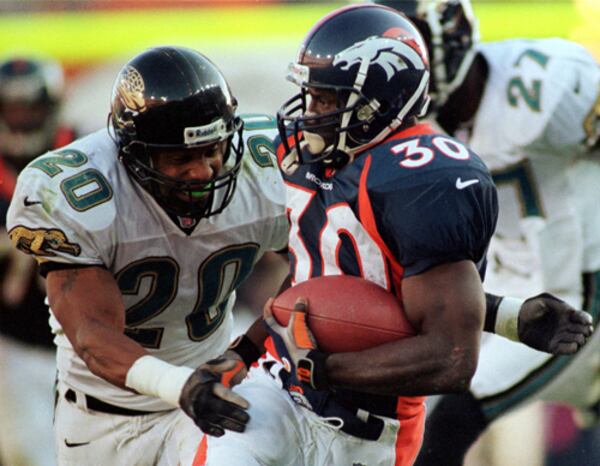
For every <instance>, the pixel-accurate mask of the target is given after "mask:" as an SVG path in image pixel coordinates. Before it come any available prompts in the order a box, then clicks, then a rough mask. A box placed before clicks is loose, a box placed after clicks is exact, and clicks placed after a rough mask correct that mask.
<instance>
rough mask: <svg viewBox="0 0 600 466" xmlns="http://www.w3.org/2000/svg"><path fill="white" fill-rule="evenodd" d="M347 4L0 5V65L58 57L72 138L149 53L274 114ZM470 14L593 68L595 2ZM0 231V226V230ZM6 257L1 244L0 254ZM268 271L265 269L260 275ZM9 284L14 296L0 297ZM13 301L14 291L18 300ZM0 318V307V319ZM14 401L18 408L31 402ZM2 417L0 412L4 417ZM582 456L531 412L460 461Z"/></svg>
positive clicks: (479, 3)
mask: <svg viewBox="0 0 600 466" xmlns="http://www.w3.org/2000/svg"><path fill="white" fill-rule="evenodd" d="M346 3H348V2H309V1H300V0H296V1H277V0H261V1H258V0H247V1H243V0H221V1H209V0H169V1H165V0H137V1H136V0H0V60H1V59H5V58H7V57H10V56H26V57H28V56H33V57H42V58H44V57H47V58H52V59H54V60H56V61H58V63H60V65H62V67H63V69H64V76H65V80H64V94H63V96H64V98H63V99H62V106H60V108H59V112H60V117H59V118H60V122H61V125H64V126H66V127H69V128H73V129H74V130H75V132H76V133H77V134H79V135H82V134H85V133H87V132H91V131H94V130H96V129H98V128H100V127H102V126H104V125H106V120H107V114H108V110H109V100H110V93H111V88H112V82H113V79H114V77H115V76H116V73H117V72H118V70H119V68H120V67H121V65H122V64H123V63H124V62H125V61H127V60H128V59H129V58H130V57H132V56H133V55H135V54H137V53H138V52H140V51H141V50H143V49H145V48H147V47H151V46H155V45H167V44H168V45H185V46H188V47H192V48H195V49H197V50H199V51H201V52H202V53H204V54H206V55H207V56H208V57H210V58H211V59H212V60H213V61H214V62H215V63H216V64H217V65H218V66H219V67H220V68H221V69H222V71H223V72H224V74H225V75H226V76H227V78H228V79H229V82H230V84H231V87H232V90H233V92H234V94H235V95H236V96H237V98H238V100H239V104H240V111H241V113H274V112H275V111H276V110H277V108H278V107H279V105H280V104H281V103H282V102H283V101H284V100H285V99H286V98H287V97H289V96H291V95H292V93H293V92H294V91H295V90H294V88H293V87H292V85H291V84H289V83H287V82H286V81H285V71H286V67H287V64H288V63H289V62H290V61H291V60H292V59H293V58H294V55H295V51H296V48H297V46H298V45H299V43H300V41H301V39H302V37H303V35H304V34H305V33H306V32H307V31H308V30H309V28H310V27H311V26H312V25H313V24H314V22H315V21H316V20H317V19H319V18H320V17H321V16H323V15H324V14H325V13H327V12H329V11H331V10H332V9H334V8H336V7H339V6H342V5H344V4H346ZM473 6H474V9H475V14H476V16H477V17H478V19H479V25H480V30H481V39H482V40H483V41H495V40H501V39H506V38H511V37H528V38H538V37H562V38H567V39H571V40H574V41H576V42H579V43H581V44H582V45H584V46H585V47H587V48H588V49H589V50H590V51H591V52H592V53H593V54H594V55H595V56H596V58H597V59H599V60H600V28H599V27H598V25H599V24H600V0H537V1H536V0H528V1H521V0H473ZM0 91H1V90H0ZM0 162H1V159H0ZM2 176H4V175H3V172H2V167H1V164H0V190H1V188H2V184H3V183H4V184H5V185H6V184H7V183H8V181H7V179H2ZM0 211H1V209H0ZM2 223H4V219H2V222H0V225H1V224H2ZM3 236H6V235H3ZM3 240H4V238H3ZM6 250H7V247H6V245H5V246H3V245H2V240H0V258H1V257H2V254H3V251H4V252H5V251H6ZM13 266H14V264H13ZM13 268H14V267H13ZM16 269H17V270H20V271H21V272H20V273H21V275H18V274H17V275H14V274H13V275H10V276H9V273H11V274H12V273H16V272H14V270H13V272H9V271H8V270H7V269H3V268H1V267H0V284H2V282H3V280H2V276H1V274H2V273H4V274H5V278H6V276H9V278H10V277H19V276H20V277H26V279H27V280H29V281H31V277H30V276H29V275H28V274H26V273H25V272H23V270H24V268H23V266H22V265H21V266H19V265H17V266H16ZM273 270H274V271H275V272H270V271H273ZM259 272H260V274H259V275H256V276H255V277H254V278H253V279H251V281H250V282H249V283H247V284H246V286H245V289H244V290H243V291H242V293H241V295H240V305H239V306H238V309H237V312H238V317H239V318H240V328H243V327H244V326H245V325H246V324H247V323H248V322H249V321H250V320H251V319H252V315H253V313H252V311H250V310H249V309H260V307H261V306H262V303H263V302H264V299H265V298H266V296H269V295H271V294H273V293H274V290H275V289H276V287H277V286H278V280H279V277H280V276H281V274H282V268H281V264H280V263H269V262H266V263H264V264H261V266H260V267H259ZM29 281H28V283H29ZM23 283H25V282H23ZM3 286H4V289H3V290H2V291H3V296H4V297H6V296H9V297H11V299H13V300H14V299H16V298H19V291H20V290H21V291H23V292H24V290H26V288H25V285H23V288H22V289H20V288H19V282H18V280H17V279H13V280H12V281H11V283H9V284H8V285H7V284H6V281H4V284H3ZM9 286H12V287H13V288H12V289H9ZM15 286H16V287H17V288H16V292H15ZM27 286H29V285H27ZM36 286H37V285H36ZM42 286H43V284H42ZM11 293H12V294H11ZM15 297H16V298H15ZM22 298H23V293H21V296H20V298H19V299H22ZM2 310H3V308H2V307H0V312H2ZM45 318H46V315H45V314H44V319H45ZM0 322H2V319H0ZM1 331H2V328H1V327H0V332H1ZM34 344H36V345H37V343H35V342H34ZM42 346H43V345H42ZM10 351H11V350H10V348H9V347H7V346H3V345H2V344H1V343H0V434H1V435H0V459H1V458H3V457H4V458H8V457H9V456H8V455H6V454H5V455H4V456H3V454H2V451H4V452H6V451H7V450H9V449H10V448H11V445H10V442H11V440H10V435H11V432H12V433H15V432H18V431H19V429H21V430H30V429H32V427H31V426H32V419H27V422H23V423H20V422H19V419H18V415H15V416H17V417H13V414H12V413H13V412H14V410H13V409H12V408H14V406H10V407H7V406H6V404H5V405H4V406H3V403H13V402H12V401H3V400H10V399H11V398H10V396H8V397H5V395H7V394H6V393H4V394H3V380H6V378H7V377H11V369H10V364H11V362H10ZM32 357H34V358H35V357H37V356H36V355H33V356H32ZM41 361H45V362H44V365H45V366H46V368H47V366H48V365H51V362H50V363H48V362H47V361H48V359H46V360H41ZM50 361H51V360H50ZM50 369H52V368H51V367H50ZM40 373H41V372H40ZM25 383H26V384H27V383H33V381H25ZM8 395H10V394H8ZM19 403H23V404H28V403H30V400H21V401H19ZM9 408H10V409H9ZM9 411H10V413H11V414H10V415H8V414H7V413H8V412H9ZM23 416H24V417H30V416H31V415H29V414H27V415H25V414H24V415H23ZM44 416H45V417H44ZM50 417H51V413H41V415H40V419H43V420H40V421H39V423H38V424H40V425H38V426H36V427H39V428H40V432H42V433H40V434H39V435H40V436H41V435H44V434H43V432H47V433H48V435H51V425H50V423H49V422H48V421H47V419H50ZM34 423H35V422H34ZM596 430H597V429H596ZM2 432H4V433H2ZM6 432H8V434H6ZM29 434H30V438H31V442H32V445H35V444H36V435H38V434H32V432H31V431H29ZM2 442H3V443H2ZM33 448H36V447H35V446H34V447H33ZM592 449H596V450H599V449H600V438H598V434H597V432H596V431H589V432H588V431H585V432H583V431H580V430H578V429H577V427H576V426H575V424H574V422H573V420H572V415H571V412H570V410H568V409H566V408H562V407H542V406H539V405H536V406H532V407H528V408H527V409H525V410H523V411H521V412H518V413H516V414H515V415H513V416H509V417H508V418H505V419H503V420H502V421H500V422H498V423H496V424H495V426H494V428H493V429H491V431H490V432H489V433H488V434H487V435H486V436H485V439H483V440H482V441H480V442H479V444H478V445H477V447H476V448H475V449H474V450H473V451H472V452H471V454H470V456H469V460H468V464H469V466H509V465H511V466H512V465H519V466H569V465H577V466H593V465H597V464H600V461H599V462H595V461H596V460H595V459H594V458H597V457H598V456H597V455H598V452H597V451H596V452H594V451H592ZM10 458H15V456H11V457H10ZM51 458H52V455H51V452H48V451H45V452H41V454H40V455H38V458H37V459H35V460H33V459H27V458H23V459H21V460H18V462H17V463H15V462H16V461H17V460H14V459H11V460H6V459H5V460H4V463H2V466H21V465H25V466H35V465H37V464H48V465H52V464H53V462H52V459H51ZM0 463H1V460H0ZM440 466H443V465H440Z"/></svg>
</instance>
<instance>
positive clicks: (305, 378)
mask: <svg viewBox="0 0 600 466" xmlns="http://www.w3.org/2000/svg"><path fill="white" fill-rule="evenodd" d="M272 303H273V299H272V298H270V299H269V300H268V301H267V303H266V304H265V307H264V313H263V318H264V321H265V323H266V324H267V327H268V330H269V334H270V335H271V337H272V338H273V342H274V343H275V347H276V348H277V351H278V352H279V355H280V357H281V358H282V359H283V358H287V359H288V363H289V364H290V366H291V367H290V368H289V371H290V372H293V373H295V375H296V377H297V378H298V380H299V381H300V382H301V383H304V384H307V385H308V386H309V387H311V388H314V389H317V390H322V389H326V388H327V376H326V372H325V362H326V360H327V357H328V356H329V355H328V354H327V353H324V352H322V351H319V350H318V347H317V342H316V340H315V337H314V336H313V334H312V332H311V331H310V329H309V328H308V322H307V321H306V318H307V301H306V299H304V298H298V299H297V300H296V303H295V304H294V311H293V312H292V314H291V316H290V320H289V322H288V325H287V327H283V326H281V325H279V324H278V323H277V321H276V320H275V317H273V313H272V311H271V304H272ZM284 365H285V363H284ZM286 369H287V365H286Z"/></svg>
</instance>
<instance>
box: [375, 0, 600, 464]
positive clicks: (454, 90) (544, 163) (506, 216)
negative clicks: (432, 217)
mask: <svg viewBox="0 0 600 466" xmlns="http://www.w3.org/2000/svg"><path fill="white" fill-rule="evenodd" d="M376 3H382V4H387V5H389V6H391V7H394V8H396V9H398V10H400V11H402V12H404V13H405V14H406V15H407V16H408V17H409V18H410V19H412V20H413V21H414V22H415V24H416V25H417V27H418V28H419V30H420V31H421V33H422V34H423V36H424V37H425V40H426V42H427V45H428V49H429V52H430V57H431V61H432V86H431V88H432V93H431V95H432V100H433V102H432V110H433V112H432V114H433V118H434V119H435V121H436V122H437V123H438V124H439V125H440V126H441V127H442V128H443V129H444V130H445V131H446V132H447V133H448V134H451V135H454V136H456V137H457V138H459V139H461V140H463V141H465V142H466V143H468V144H469V146H470V147H471V148H472V149H473V150H475V151H476V152H477V153H478V154H479V155H480V156H481V158H482V159H483V160H484V161H485V163H486V164H487V165H488V166H489V167H490V169H491V171H492V176H493V178H494V181H495V183H496V185H497V187H498V193H499V206H500V212H499V220H498V227H497V230H496V233H495V235H494V237H493V240H492V242H491V247H490V252H489V255H488V259H489V260H490V267H489V268H488V274H487V276H486V281H485V289H486V290H487V291H491V292H494V293H498V294H509V295H511V296H517V297H524V296H527V295H531V294H535V293H539V292H541V291H542V290H547V291H548V292H551V293H553V294H555V295H556V296H558V297H559V298H562V299H564V300H565V301H566V302H568V303H570V304H571V305H572V306H575V307H576V308H583V309H586V310H587V311H589V313H590V314H591V315H592V317H593V320H594V323H595V324H596V323H597V320H598V306H599V305H600V301H599V300H598V298H599V295H598V293H599V290H600V288H599V287H598V284H599V283H600V273H599V270H600V211H599V208H598V201H597V192H598V188H597V186H598V182H599V180H600V165H598V163H596V162H593V161H590V160H585V159H586V158H588V156H592V157H593V156H594V151H596V150H597V142H598V138H599V136H600V130H599V128H600V125H599V120H598V118H599V112H600V106H599V103H600V94H599V89H600V69H599V67H598V64H597V63H596V61H595V60H594V59H593V57H592V56H591V55H590V54H589V53H588V52H587V51H586V50H585V49H584V48H583V47H581V46H580V45H578V44H575V43H573V42H569V41H566V40H561V39H538V40H524V39H512V40H505V41H501V42H493V43H482V44H479V43H478V41H477V39H478V31H477V24H476V21H475V18H474V16H473V13H472V9H471V5H470V2H469V1H468V0H461V1H459V0H450V1H441V0H435V1H432V0H424V1H415V0H412V1H408V0H405V1H402V0H400V1H393V0H392V1H381V2H376ZM596 158H597V154H596ZM599 345H600V336H599V335H598V332H595V334H594V335H593V337H592V338H591V339H590V341H589V342H588V343H587V345H586V346H585V348H584V349H583V350H582V351H580V352H579V353H578V354H577V355H576V356H573V357H570V358H564V357H557V356H550V355H548V354H545V353H541V352H537V351H534V350H532V349H530V348H526V347H524V346H523V345H517V344H514V343H512V342H510V341H507V340H506V339H502V338H498V337H496V336H493V335H487V336H486V337H485V338H484V340H483V342H482V348H481V355H480V359H479V363H478V369H477V372H476V374H475V377H474V378H473V381H472V384H471V390H470V391H469V392H466V393H462V394H453V395H446V396H444V397H443V398H442V399H441V401H440V402H439V403H438V404H437V405H436V406H435V407H434V409H433V412H432V413H431V414H430V416H429V417H428V421H427V427H426V430H425V432H426V435H425V441H424V445H423V449H422V451H421V454H420V457H419V460H418V461H417V463H416V464H418V465H420V466H425V465H439V464H445V465H459V464H462V463H463V459H464V456H465V454H466V452H467V450H468V449H469V447H470V446H471V445H472V444H473V443H474V442H475V440H476V439H477V438H478V436H479V435H480V434H481V433H482V432H483V431H484V430H485V429H486V428H487V426H488V425H489V424H490V423H491V422H492V421H494V420H495V419H497V418H498V417H500V416H502V415H503V414H506V413H507V412H509V411H511V410H513V409H515V408H517V407H520V406H523V405H524V404H525V403H529V402H532V401H535V400H545V401H552V402H561V403H568V404H570V405H572V406H574V407H576V408H578V409H579V410H581V411H582V418H584V419H587V420H588V422H591V423H594V422H596V419H597V417H598V402H599V399H600V379H599V378H598V376H599V374H600V371H599V370H598V365H599V362H598V355H599V353H600V346H599ZM536 428H537V429H538V430H539V426H536ZM515 441H517V439H514V440H511V446H512V448H513V449H515V450H517V451H518V450H521V451H523V450H525V451H527V450H529V449H530V448H526V446H525V445H524V448H518V447H515V444H514V442H515ZM524 441H525V442H531V441H532V439H531V438H527V437H526V436H525V439H524ZM527 447H529V445H527ZM588 455H590V456H589V457H588V459H589V460H591V455H592V452H588ZM592 462H593V461H592Z"/></svg>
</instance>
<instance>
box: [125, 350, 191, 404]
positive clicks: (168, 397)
mask: <svg viewBox="0 0 600 466" xmlns="http://www.w3.org/2000/svg"><path fill="white" fill-rule="evenodd" d="M192 372H194V370H193V369H191V368H189V367H185V366H175V365H173V364H169V363H168V362H165V361H162V360H161V359H158V358H156V357H154V356H149V355H148V356H142V357H141V358H139V359H138V360H136V361H135V362H134V363H133V365H132V366H131V367H130V368H129V370H128V371H127V377H126V379H125V386H126V387H128V388H132V389H134V390H135V391H136V392H138V393H140V394H142V395H148V396H154V397H157V398H160V399H161V400H163V401H166V402H167V403H169V404H171V405H173V406H176V407H179V396H180V395H181V390H182V389H183V385H184V384H185V382H187V379H188V378H189V377H190V375H192Z"/></svg>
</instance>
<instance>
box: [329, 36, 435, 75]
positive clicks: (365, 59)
mask: <svg viewBox="0 0 600 466" xmlns="http://www.w3.org/2000/svg"><path fill="white" fill-rule="evenodd" d="M405 60H409V61H410V63H411V64H412V65H413V66H414V67H415V68H418V67H419V66H421V67H423V68H424V66H425V65H424V57H423V55H419V54H418V52H417V51H416V50H414V49H413V48H412V47H411V46H410V45H408V44H407V43H405V42H400V41H398V40H394V39H388V38H384V37H369V38H368V39H365V40H363V41H362V42H359V43H358V44H355V45H353V46H352V47H349V48H347V49H346V50H342V51H341V52H340V53H338V54H337V55H336V56H335V58H334V60H333V66H338V65H340V64H344V65H343V66H342V67H341V68H342V69H343V70H349V69H350V68H351V67H352V66H353V65H354V64H356V63H360V64H361V66H370V65H371V64H375V65H379V66H381V67H382V68H383V70H384V71H385V74H386V78H387V81H389V80H390V79H391V78H392V77H393V76H394V74H395V73H397V72H398V71H400V70H403V69H407V68H408V64H407V63H406V62H405ZM363 63H364V64H365V65H363Z"/></svg>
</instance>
